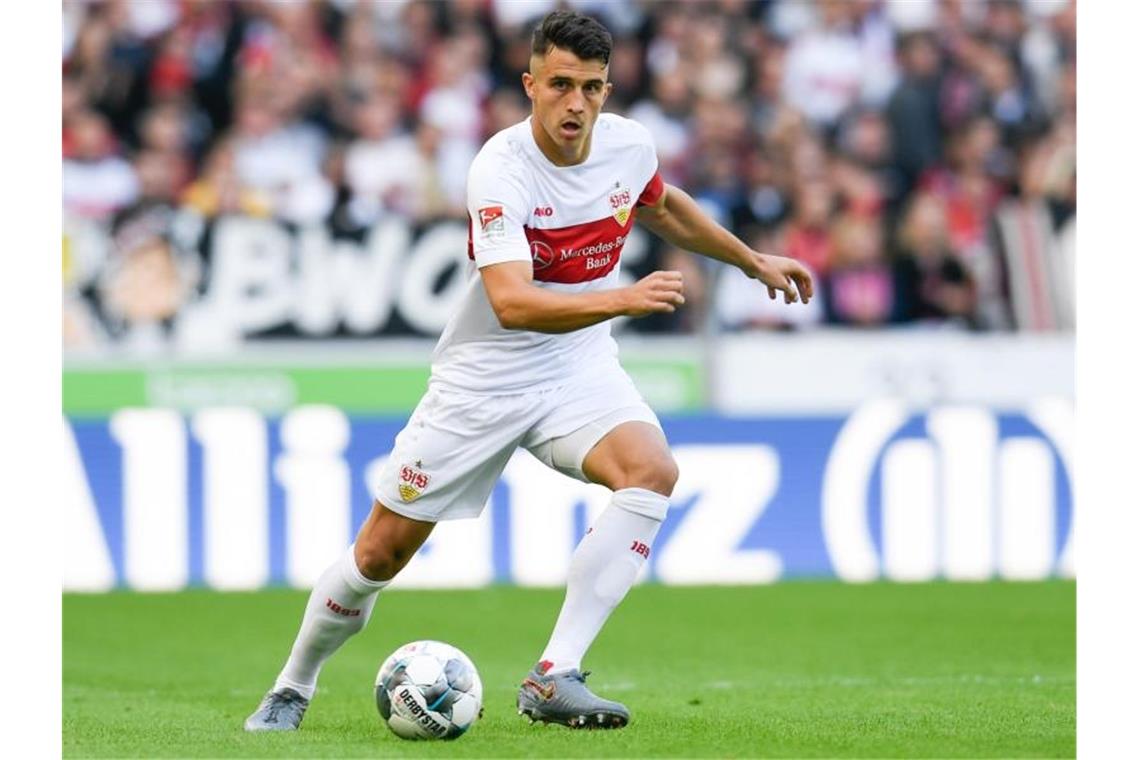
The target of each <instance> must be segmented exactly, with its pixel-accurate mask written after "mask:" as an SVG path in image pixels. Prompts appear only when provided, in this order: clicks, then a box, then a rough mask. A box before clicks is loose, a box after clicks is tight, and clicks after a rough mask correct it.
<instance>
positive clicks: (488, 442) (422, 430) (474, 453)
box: [373, 390, 536, 523]
mask: <svg viewBox="0 0 1140 760" xmlns="http://www.w3.org/2000/svg"><path fill="white" fill-rule="evenodd" d="M535 414H536V413H535V411H534V410H533V405H532V404H530V403H528V400H527V399H526V398H525V397H522V396H469V395H466V394H458V393H452V392H447V391H439V390H430V391H429V392H428V394H427V395H426V396H424V399H423V400H422V401H421V402H420V404H419V406H417V407H416V410H415V412H413V413H412V416H411V418H410V419H409V420H408V424H407V425H406V426H405V427H404V429H403V430H402V431H400V433H399V434H398V435H397V436H396V441H395V445H394V446H393V449H392V452H391V454H389V456H388V460H387V461H386V462H385V463H384V466H383V467H382V468H381V470H380V475H379V477H378V478H377V480H376V482H375V487H374V490H373V495H374V496H375V498H376V501H378V502H380V503H381V504H382V505H384V507H385V508H387V509H388V510H390V511H392V512H395V513H397V514H399V515H402V516H404V517H406V518H409V519H411V520H417V521H420V522H428V523H434V522H438V521H439V520H455V519H461V518H468V517H478V516H479V514H480V513H481V512H482V511H483V508H484V506H485V504H486V503H487V498H488V497H489V496H490V495H491V491H492V489H493V488H494V487H495V482H496V481H497V480H498V478H499V475H500V474H501V473H502V471H503V468H504V467H505V466H506V464H507V462H508V461H509V460H510V458H511V455H512V454H513V453H514V451H515V449H516V448H517V447H518V444H519V441H520V440H521V439H522V437H523V436H524V435H525V434H526V432H527V430H528V429H529V427H530V426H531V425H532V424H533V417H534V416H535Z"/></svg>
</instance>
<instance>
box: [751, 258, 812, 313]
mask: <svg viewBox="0 0 1140 760" xmlns="http://www.w3.org/2000/svg"><path fill="white" fill-rule="evenodd" d="M751 264H752V266H751V267H750V269H751V270H752V271H748V269H745V271H744V273H745V274H747V275H748V276H749V277H751V278H752V279H754V280H759V281H760V282H762V283H764V284H765V285H767V286H768V297H769V298H771V299H772V300H773V301H774V300H776V291H780V292H781V293H783V294H784V303H795V302H796V301H803V302H804V303H807V302H808V301H810V300H811V297H812V295H813V293H814V290H813V289H812V280H811V272H809V271H808V270H807V267H805V266H804V265H803V264H801V263H800V262H798V261H796V260H795V259H789V258H788V257H786V256H770V255H765V254H763V253H756V252H753V254H752V261H751Z"/></svg>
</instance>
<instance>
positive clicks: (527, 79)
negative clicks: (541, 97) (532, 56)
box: [522, 71, 534, 100]
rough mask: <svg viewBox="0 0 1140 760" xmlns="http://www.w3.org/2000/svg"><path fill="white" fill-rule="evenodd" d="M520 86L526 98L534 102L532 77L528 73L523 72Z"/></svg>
mask: <svg viewBox="0 0 1140 760" xmlns="http://www.w3.org/2000/svg"><path fill="white" fill-rule="evenodd" d="M522 84H523V90H525V91H526V96H527V97H528V98H530V99H531V100H534V75H532V74H531V73H530V72H529V71H524V72H523V73H522Z"/></svg>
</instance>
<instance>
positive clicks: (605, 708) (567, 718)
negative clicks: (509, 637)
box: [518, 663, 629, 728]
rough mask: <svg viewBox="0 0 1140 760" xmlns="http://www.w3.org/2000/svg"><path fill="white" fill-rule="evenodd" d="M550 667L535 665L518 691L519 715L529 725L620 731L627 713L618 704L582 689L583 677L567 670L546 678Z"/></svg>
mask: <svg viewBox="0 0 1140 760" xmlns="http://www.w3.org/2000/svg"><path fill="white" fill-rule="evenodd" d="M549 667H550V665H549V664H547V663H539V664H538V665H536V666H535V668H534V670H532V671H530V673H529V674H528V675H527V677H526V679H525V680H524V681H523V682H522V686H521V687H520V688H519V698H518V706H519V715H526V716H528V717H529V718H530V719H531V722H534V721H542V722H543V723H559V724H561V725H563V726H569V727H570V728H622V727H623V726H625V725H626V724H627V723H629V710H627V709H626V707H625V705H623V704H621V703H620V702H613V701H610V700H608V699H602V698H601V697H599V696H598V695H596V694H594V693H593V692H592V691H590V690H589V689H587V688H586V676H587V675H589V671H586V672H585V673H582V672H579V671H577V670H569V671H566V672H563V673H555V674H553V675H546V669H547V668H549Z"/></svg>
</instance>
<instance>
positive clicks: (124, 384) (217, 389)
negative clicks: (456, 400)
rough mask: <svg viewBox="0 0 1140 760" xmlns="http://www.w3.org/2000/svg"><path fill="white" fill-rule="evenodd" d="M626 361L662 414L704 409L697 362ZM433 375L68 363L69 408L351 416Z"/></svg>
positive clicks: (421, 385) (370, 369)
mask: <svg viewBox="0 0 1140 760" xmlns="http://www.w3.org/2000/svg"><path fill="white" fill-rule="evenodd" d="M624 366H625V367H626V369H627V370H628V371H629V373H630V376H631V377H632V378H633V380H634V382H635V383H636V384H637V386H638V388H639V389H640V390H641V392H642V395H644V396H645V399H646V401H648V402H649V404H650V406H652V407H653V408H654V409H656V410H657V411H659V412H691V411H696V410H699V409H701V408H702V407H703V406H704V403H705V384H704V379H703V375H702V372H701V369H700V366H699V364H698V363H697V362H696V361H689V360H654V359H631V360H627V361H625V362H624ZM429 375H430V368H429V366H428V364H427V363H425V362H409V363H406V364H404V363H400V364H352V365H349V364H346V363H341V364H337V363H329V364H317V363H311V362H305V363H302V362H297V363H293V364H287V363H275V362H265V363H242V364H236V363H232V362H230V363H226V362H219V363H217V364H210V363H201V362H194V363H177V364H161V365H159V364H155V365H129V366H124V365H119V366H66V367H65V369H64V373H63V411H64V414H66V415H67V416H69V417H79V418H91V417H97V418H98V417H106V416H107V415H109V414H110V413H112V412H113V411H115V410H116V409H121V408H123V407H164V408H172V409H180V410H184V411H193V410H196V409H203V408H207V407H218V406H246V407H251V408H254V409H257V410H259V411H262V412H265V413H267V414H280V413H282V412H285V411H287V410H288V409H290V408H291V407H294V406H297V405H299V404H331V405H333V406H336V407H339V408H340V409H342V410H343V411H345V412H347V413H349V414H364V415H401V414H407V413H408V412H410V411H411V410H412V408H413V407H414V406H415V405H416V402H418V401H419V399H420V397H421V396H422V395H423V393H424V390H425V389H426V388H427V382H428V377H429Z"/></svg>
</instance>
